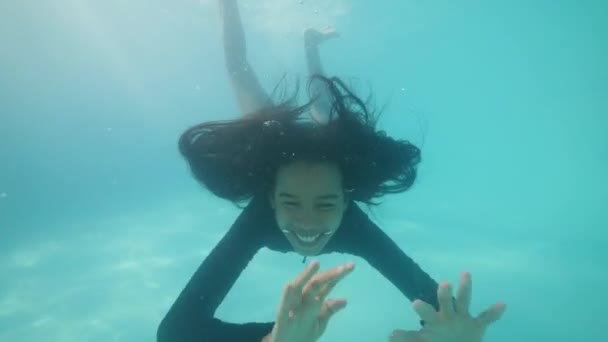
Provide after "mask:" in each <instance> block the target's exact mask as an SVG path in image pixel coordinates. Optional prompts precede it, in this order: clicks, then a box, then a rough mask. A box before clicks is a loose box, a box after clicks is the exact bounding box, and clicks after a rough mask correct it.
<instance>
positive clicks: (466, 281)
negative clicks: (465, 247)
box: [456, 272, 473, 315]
mask: <svg viewBox="0 0 608 342" xmlns="http://www.w3.org/2000/svg"><path fill="white" fill-rule="evenodd" d="M472 289H473V282H472V280H471V274H470V273H469V272H462V274H461V275H460V284H459V286H458V294H457V295H456V311H457V312H459V313H463V314H466V315H468V314H469V305H470V304H471V293H472Z"/></svg>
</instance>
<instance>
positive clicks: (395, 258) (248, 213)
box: [157, 198, 438, 342]
mask: <svg viewBox="0 0 608 342" xmlns="http://www.w3.org/2000/svg"><path fill="white" fill-rule="evenodd" d="M262 247H267V248H269V249H271V250H274V251H279V252H283V253H286V252H290V251H293V248H292V246H291V245H290V243H289V241H288V240H287V238H285V237H284V235H283V233H282V232H281V230H280V229H279V228H278V226H277V223H276V221H275V218H274V213H273V211H272V208H271V207H270V204H269V201H268V199H267V198H254V199H253V200H251V202H250V203H249V205H248V206H247V207H246V208H245V209H244V210H243V211H242V212H241V214H240V215H239V217H238V218H237V219H236V221H235V222H234V224H233V225H232V227H231V228H230V230H229V231H228V232H227V233H226V235H225V236H224V237H223V238H222V239H221V241H220V242H219V243H218V244H217V245H216V246H215V247H214V249H213V250H212V251H211V253H210V254H209V255H208V256H207V257H206V258H205V260H204V261H203V263H202V264H201V265H200V266H199V268H198V269H197V270H196V272H195V273H194V275H193V276H192V278H191V279H190V281H189V282H188V284H187V285H186V287H185V288H184V289H183V290H182V292H181V294H180V295H179V297H178V298H177V300H176V301H175V303H174V304H173V305H172V306H171V308H170V310H169V312H168V313H167V315H166V316H165V317H164V319H163V320H162V322H161V323H160V326H159V328H158V332H157V341H158V342H206V341H213V342H217V341H221V342H231V341H235V342H236V341H243V342H248V341H251V342H254V341H255V342H259V341H261V340H262V338H263V337H264V336H266V335H268V334H269V333H270V331H271V330H272V327H273V324H274V322H267V323H245V324H236V323H229V322H224V321H221V320H219V319H217V318H215V317H214V314H215V311H216V309H217V308H218V306H219V305H220V303H221V302H222V301H223V300H224V298H225V297H226V295H227V294H228V292H229V291H230V289H231V288H232V286H233V285H234V283H235V282H236V280H237V278H238V277H239V275H240V274H241V272H242V271H243V269H245V267H247V265H248V264H249V262H250V261H251V259H252V258H253V257H254V255H255V254H256V253H257V252H258V251H259V250H260V249H261V248H262ZM331 252H339V253H348V254H351V255H355V256H359V257H361V258H363V259H365V260H366V261H367V262H368V263H369V264H370V265H371V266H372V267H374V268H376V269H377V270H378V271H379V272H380V273H381V274H382V275H383V276H384V277H386V278H387V279H388V280H390V281H391V282H392V283H393V284H394V285H395V286H396V287H397V288H398V289H399V290H400V291H401V293H403V295H405V296H406V297H407V298H408V299H409V300H410V301H413V300H415V299H421V300H423V301H425V302H427V303H429V304H431V305H433V306H434V307H435V308H436V309H437V308H438V302H437V288H438V284H437V283H436V282H435V281H434V280H433V279H432V278H431V277H430V276H429V275H428V274H427V273H425V272H424V271H423V270H422V269H421V268H420V267H419V266H418V265H417V264H416V263H415V262H414V261H413V260H412V259H411V258H410V257H408V256H407V255H406V254H405V253H404V252H403V251H402V250H401V249H400V248H399V246H397V245H396V244H395V242H394V241H392V240H391V239H390V238H389V237H388V236H387V235H386V234H385V233H384V232H383V231H382V230H381V229H380V228H379V227H378V226H377V225H376V224H375V223H373V222H372V221H371V220H370V219H369V217H368V216H367V214H365V213H364V212H363V211H362V210H361V209H360V208H359V207H358V206H357V205H356V204H355V203H354V202H352V203H350V205H349V206H348V208H347V209H346V211H345V213H344V217H343V219H342V223H341V226H340V228H339V229H338V230H337V231H336V233H334V236H333V237H332V238H331V239H330V241H329V242H328V243H327V245H326V246H325V248H324V250H323V253H331Z"/></svg>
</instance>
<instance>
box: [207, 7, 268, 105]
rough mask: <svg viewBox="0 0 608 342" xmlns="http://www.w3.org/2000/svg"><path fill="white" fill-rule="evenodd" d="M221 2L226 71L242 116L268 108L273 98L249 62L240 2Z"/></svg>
mask: <svg viewBox="0 0 608 342" xmlns="http://www.w3.org/2000/svg"><path fill="white" fill-rule="evenodd" d="M218 2H219V5H220V15H221V20H222V35H223V41H224V58H225V61H226V68H227V69H228V75H229V77H230V83H231V85H232V89H233V91H234V94H235V96H236V99H237V101H238V104H239V108H240V110H241V113H242V114H243V115H247V114H250V113H252V112H255V111H257V110H259V109H261V108H263V107H264V106H267V105H269V104H270V98H269V96H268V94H266V92H265V91H264V89H263V88H262V86H261V85H260V82H259V81H258V78H257V76H256V74H255V72H254V71H253V68H252V67H251V65H249V62H248V61H247V44H246V41H245V32H244V31H243V24H242V22H241V17H240V14H239V7H238V4H237V0H218Z"/></svg>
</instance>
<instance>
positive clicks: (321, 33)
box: [304, 27, 338, 124]
mask: <svg viewBox="0 0 608 342" xmlns="http://www.w3.org/2000/svg"><path fill="white" fill-rule="evenodd" d="M337 35H338V34H337V33H336V31H335V30H334V29H333V28H330V27H327V28H324V29H322V30H316V29H308V30H306V32H305V33H304V48H305V50H306V62H307V65H308V72H309V74H310V75H311V76H314V75H321V76H324V72H323V66H322V65H321V57H320V55H319V45H320V44H321V43H322V42H324V41H325V40H326V39H329V38H332V37H335V36H337ZM310 86H311V93H312V94H311V95H312V97H313V98H315V101H314V102H313V103H312V108H311V116H312V118H313V120H315V121H316V122H319V123H322V124H324V123H327V122H329V121H330V120H331V118H330V114H331V99H330V94H329V89H327V85H326V84H325V83H323V82H321V81H320V80H315V81H313V82H312V83H311V85H310Z"/></svg>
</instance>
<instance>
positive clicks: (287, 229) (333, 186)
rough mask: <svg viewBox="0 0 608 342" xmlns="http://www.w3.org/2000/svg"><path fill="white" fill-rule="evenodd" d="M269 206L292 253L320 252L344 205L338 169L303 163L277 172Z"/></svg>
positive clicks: (323, 163)
mask: <svg viewBox="0 0 608 342" xmlns="http://www.w3.org/2000/svg"><path fill="white" fill-rule="evenodd" d="M270 203H271V206H272V208H273V209H274V211H275V218H276V220H277V224H278V226H279V228H280V229H281V231H282V232H283V234H284V235H285V237H287V240H289V242H290V243H291V245H292V246H293V248H294V250H295V251H296V252H298V253H300V254H301V255H305V256H313V255H317V254H319V253H320V252H321V251H322V250H323V247H325V245H326V244H327V242H329V240H330V239H331V238H332V236H333V235H334V233H335V232H336V231H337V230H338V228H339V227H340V223H341V222H342V216H343V214H344V211H345V210H346V208H347V206H348V201H347V198H346V197H345V195H344V188H343V185H342V175H341V173H340V170H339V169H338V167H337V166H336V165H334V164H332V163H329V162H305V161H297V162H293V163H291V164H288V165H285V166H283V167H281V168H280V169H279V170H278V172H277V177H276V183H275V187H274V190H273V191H272V193H271V194H270Z"/></svg>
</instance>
